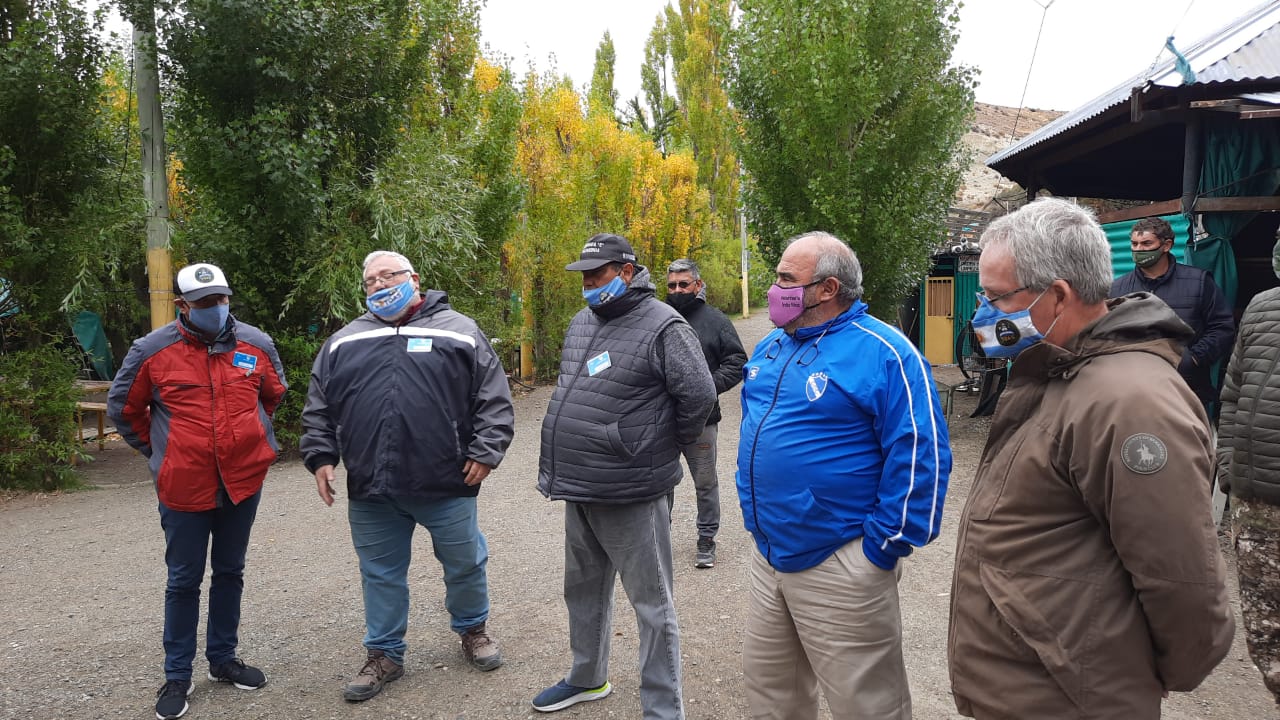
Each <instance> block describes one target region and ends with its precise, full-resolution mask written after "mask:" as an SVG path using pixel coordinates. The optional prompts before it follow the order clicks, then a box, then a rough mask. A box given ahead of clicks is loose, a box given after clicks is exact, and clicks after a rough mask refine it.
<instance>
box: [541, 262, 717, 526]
mask: <svg viewBox="0 0 1280 720" xmlns="http://www.w3.org/2000/svg"><path fill="white" fill-rule="evenodd" d="M715 398H716V394H715V384H714V383H713V382H712V380H711V373H710V372H709V371H708V370H707V364H706V361H705V359H704V358H703V356H702V352H701V348H699V346H698V339H697V337H696V336H695V335H694V333H693V329H692V328H690V327H689V324H688V323H687V322H685V321H684V319H683V318H681V317H680V314H679V313H677V312H676V311H675V310H673V309H672V308H671V307H670V306H668V305H667V304H666V303H662V302H659V301H658V300H656V299H655V298H654V297H653V284H652V283H650V282H649V271H648V270H646V269H645V268H643V267H640V268H638V271H637V274H636V276H635V277H634V278H633V279H632V281H631V286H630V288H629V289H628V290H627V292H626V293H624V294H623V295H622V296H620V297H618V298H615V299H613V300H610V301H609V302H607V303H604V304H603V305H601V306H599V307H594V308H591V307H588V308H583V309H582V310H580V311H579V312H578V314H577V315H575V316H574V318H573V320H572V321H571V322H570V323H569V329H568V331H567V332H566V334H565V342H564V351H563V354H562V355H561V360H560V377H559V379H558V380H557V381H556V389H555V392H554V393H553V394H552V396H551V401H550V403H549V404H548V406H547V414H546V416H544V417H543V419H542V453H541V457H540V458H539V462H538V490H539V491H540V492H542V494H543V495H545V496H547V497H548V498H550V499H552V500H569V501H572V502H583V503H633V502H643V501H645V500H652V499H654V498H657V497H661V496H663V495H666V494H667V493H668V492H670V491H671V489H672V488H673V487H675V486H676V484H677V483H678V482H680V476H681V469H680V448H679V446H680V445H682V444H688V443H692V442H694V441H696V440H697V438H698V436H699V435H701V434H702V430H703V428H704V427H705V426H706V419H707V413H709V412H710V411H711V406H712V404H713V403H714V402H715Z"/></svg>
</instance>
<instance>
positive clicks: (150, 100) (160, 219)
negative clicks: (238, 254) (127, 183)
mask: <svg viewBox="0 0 1280 720" xmlns="http://www.w3.org/2000/svg"><path fill="white" fill-rule="evenodd" d="M137 7H138V10H137V16H136V17H131V18H129V21H130V22H131V23H132V24H133V66H134V70H135V74H136V77H137V82H138V91H137V92H138V129H139V134H140V136H141V138H140V139H141V145H142V189H143V194H144V195H145V196H146V200H147V287H148V293H149V296H150V298H151V329H152V330H156V329H159V328H161V327H163V326H165V325H166V324H168V323H169V322H170V321H172V320H173V263H172V260H171V258H170V253H169V176H168V173H167V172H166V171H165V150H164V116H163V115H162V114H161V112H160V71H159V68H158V67H157V63H156V18H155V5H154V3H153V2H150V1H148V2H142V3H138V5H137Z"/></svg>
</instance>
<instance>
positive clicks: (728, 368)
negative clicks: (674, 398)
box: [680, 295, 747, 425]
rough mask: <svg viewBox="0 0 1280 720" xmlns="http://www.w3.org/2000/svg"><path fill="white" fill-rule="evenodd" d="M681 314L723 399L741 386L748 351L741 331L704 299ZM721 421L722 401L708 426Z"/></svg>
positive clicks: (716, 404)
mask: <svg viewBox="0 0 1280 720" xmlns="http://www.w3.org/2000/svg"><path fill="white" fill-rule="evenodd" d="M680 314H681V315H683V316H684V319H685V320H687V321H688V322H689V325H690V326H691V327H693V331H694V332H695V333H697V334H698V342H699V343H701V344H702V354H703V356H704V357H706V359H707V369H708V370H710V371H711V379H712V380H714V381H715V384H716V395H723V394H724V393H725V391H726V390H728V389H730V388H732V387H733V386H735V385H737V384H738V383H740V382H742V366H743V365H746V364H747V351H746V350H745V349H743V347H742V340H741V339H740V338H739V337H738V331H737V330H735V329H734V328H733V323H732V322H730V321H729V318H727V317H725V314H724V313H722V312H720V311H719V310H718V309H716V308H714V307H712V306H710V305H708V304H707V302H706V300H705V299H704V298H703V297H702V296H701V295H699V296H698V297H697V298H694V300H693V301H692V302H690V303H689V305H687V306H685V307H684V308H683V309H681V310H680ZM720 417H721V415H720V401H719V400H718V399H717V400H716V402H715V405H712V406H711V414H710V415H708V416H707V424H708V425H714V424H715V423H718V422H720Z"/></svg>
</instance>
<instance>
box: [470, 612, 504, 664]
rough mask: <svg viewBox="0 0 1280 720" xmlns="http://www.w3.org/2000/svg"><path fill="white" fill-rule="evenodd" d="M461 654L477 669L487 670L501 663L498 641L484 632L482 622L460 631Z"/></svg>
mask: <svg viewBox="0 0 1280 720" xmlns="http://www.w3.org/2000/svg"><path fill="white" fill-rule="evenodd" d="M462 655H463V657H465V658H466V659H467V662H469V663H471V664H472V665H473V666H475V668H476V669H477V670H484V671H489V670H493V669H495V668H497V667H498V666H499V665H501V664H502V651H501V650H499V649H498V643H497V642H496V641H495V640H494V639H493V638H491V637H489V633H487V632H485V629H484V623H480V624H479V625H476V626H475V627H472V628H468V629H467V630H466V631H465V632H463V633H462Z"/></svg>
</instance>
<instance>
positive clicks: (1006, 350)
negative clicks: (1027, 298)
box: [973, 288, 1058, 358]
mask: <svg viewBox="0 0 1280 720" xmlns="http://www.w3.org/2000/svg"><path fill="white" fill-rule="evenodd" d="M1046 292H1048V288H1046V289H1045V290H1042V291H1041V292H1040V294H1039V295H1037V296H1036V299H1035V301H1034V302H1032V303H1031V304H1030V305H1028V306H1027V308H1026V309H1025V310H1019V311H1017V312H1011V313H1007V312H1004V311H1002V310H1000V309H999V308H997V307H996V306H995V305H992V304H991V301H990V300H988V299H987V297H986V296H985V295H983V294H982V293H978V309H977V310H975V311H974V313H973V331H974V332H975V333H977V335H978V342H979V343H981V344H982V352H984V353H986V355H987V357H994V358H1011V357H1017V355H1018V354H1019V353H1021V352H1022V351H1023V350H1026V349H1027V348H1029V347H1031V346H1032V345H1035V344H1036V343H1038V342H1040V341H1041V340H1043V339H1044V334H1043V333H1041V332H1040V331H1039V330H1037V329H1036V324H1035V323H1034V322H1032V321H1031V308H1033V307H1035V305H1036V303H1038V302H1040V298H1042V297H1044V294H1045V293H1046ZM1057 322H1058V321H1057V320H1054V323H1057ZM1049 332H1053V325H1050V326H1049Z"/></svg>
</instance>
